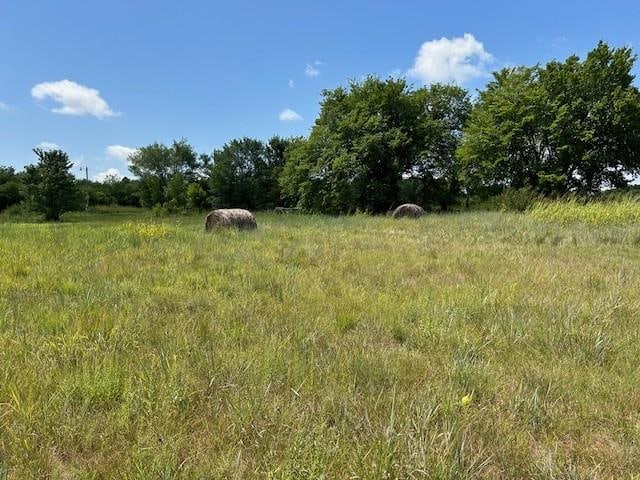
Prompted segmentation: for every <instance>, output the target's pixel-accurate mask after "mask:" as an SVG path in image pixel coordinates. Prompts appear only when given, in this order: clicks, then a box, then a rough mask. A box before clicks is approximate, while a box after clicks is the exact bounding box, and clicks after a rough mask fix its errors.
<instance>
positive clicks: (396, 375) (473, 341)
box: [0, 213, 640, 479]
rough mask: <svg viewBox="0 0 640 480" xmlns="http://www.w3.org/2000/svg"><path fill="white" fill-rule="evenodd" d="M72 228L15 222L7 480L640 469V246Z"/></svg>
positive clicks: (547, 475) (498, 236)
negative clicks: (30, 479)
mask: <svg viewBox="0 0 640 480" xmlns="http://www.w3.org/2000/svg"><path fill="white" fill-rule="evenodd" d="M71 220H76V221H78V223H64V224H60V225H44V224H0V252H1V254H2V262H0V478H1V477H2V473H4V475H5V476H6V477H7V478H11V479H22V478H47V477H48V478H141V479H142V478H282V479H284V478H290V479H300V478H362V479H369V478H433V479H467V478H468V479H471V478H505V479H507V478H535V479H576V478H585V479H586V478H602V479H605V478H632V474H633V473H635V472H638V471H640V450H639V449H640V413H639V412H640V393H639V391H638V388H637V377H638V371H639V367H640V341H639V340H640V339H639V338H638V337H639V333H638V328H637V318H638V314H639V313H640V298H639V297H638V291H640V262H639V260H640V251H639V250H638V243H639V240H640V230H639V229H638V227H636V226H606V227H604V226H597V227H590V226H586V225H580V224H578V225H573V226H561V225H556V224H553V223H549V224H546V223H540V222H537V221H534V220H533V219H532V218H531V217H530V216H528V215H509V214H498V213H477V214H465V215H457V216H427V217H424V218H423V219H421V220H418V221H412V222H408V221H407V222H398V221H394V220H392V219H388V218H369V217H366V216H357V217H349V218H328V217H314V216H302V215H301V216H283V215H261V216H259V217H258V221H259V223H260V225H261V228H260V229H259V230H258V231H256V232H251V233H243V232H237V231H223V232H219V233H215V234H213V235H211V234H209V235H207V234H205V233H204V232H202V226H201V219H200V218H199V217H198V218H195V217H194V218H188V217H184V218H181V219H179V220H165V221H163V222H154V221H153V220H152V219H149V218H141V216H140V215H138V214H134V213H130V214H127V215H119V216H115V215H114V216H109V215H100V216H94V217H85V216H83V215H76V216H75V218H72V219H71ZM127 221H130V222H133V223H132V224H127V223H126V222H127ZM140 222H143V224H144V225H143V226H140V227H139V228H138V227H132V226H131V225H133V224H139V223H140ZM465 397H466V399H465Z"/></svg>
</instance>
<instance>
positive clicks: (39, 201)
mask: <svg viewBox="0 0 640 480" xmlns="http://www.w3.org/2000/svg"><path fill="white" fill-rule="evenodd" d="M34 153H35V154H36V156H37V157H38V163H37V164H36V165H29V166H27V167H26V169H25V184H26V187H27V194H28V200H29V204H30V206H31V207H32V208H33V209H34V210H35V211H37V212H40V213H42V214H44V218H45V220H55V221H57V220H60V216H61V215H62V213H64V212H66V211H69V210H73V209H74V208H77V207H78V206H79V199H80V198H79V190H78V187H77V185H76V180H75V178H74V177H73V175H71V173H70V172H69V171H70V169H71V167H72V164H71V162H70V161H69V156H68V155H67V154H66V153H65V152H63V151H62V150H46V151H45V150H41V149H35V150H34Z"/></svg>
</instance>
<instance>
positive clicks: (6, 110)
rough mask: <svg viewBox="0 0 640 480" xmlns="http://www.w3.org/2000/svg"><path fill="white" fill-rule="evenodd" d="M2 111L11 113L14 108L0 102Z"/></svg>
mask: <svg viewBox="0 0 640 480" xmlns="http://www.w3.org/2000/svg"><path fill="white" fill-rule="evenodd" d="M0 110H2V111H3V112H10V111H11V110H12V108H11V107H10V106H9V105H7V104H6V103H2V102H0Z"/></svg>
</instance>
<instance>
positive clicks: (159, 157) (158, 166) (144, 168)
mask: <svg viewBox="0 0 640 480" xmlns="http://www.w3.org/2000/svg"><path fill="white" fill-rule="evenodd" d="M203 161H204V159H203V157H199V156H198V154H197V153H196V152H195V150H194V148H193V147H192V146H191V145H190V144H189V143H187V141H186V140H180V141H174V142H173V144H172V145H170V146H167V145H164V144H161V143H153V144H151V145H147V146H145V147H142V148H139V149H138V150H137V151H136V152H135V153H134V154H133V155H131V156H130V157H129V170H131V172H133V173H134V174H135V175H137V176H138V177H139V179H140V190H141V192H140V193H141V200H142V203H143V205H144V206H147V207H152V206H154V205H162V204H164V203H165V202H167V201H169V200H170V199H168V198H167V192H168V190H167V185H168V184H169V182H170V180H171V179H172V178H174V177H176V175H177V176H178V177H176V178H178V179H181V180H183V181H184V182H187V183H191V182H194V181H196V180H197V179H198V178H199V177H200V176H201V175H202V168H203ZM175 182H178V180H175Z"/></svg>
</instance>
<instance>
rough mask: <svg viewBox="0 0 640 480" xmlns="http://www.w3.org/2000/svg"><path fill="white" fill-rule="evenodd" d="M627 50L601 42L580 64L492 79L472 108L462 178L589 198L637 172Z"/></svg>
mask: <svg viewBox="0 0 640 480" xmlns="http://www.w3.org/2000/svg"><path fill="white" fill-rule="evenodd" d="M634 62H635V56H634V55H633V53H632V51H631V50H630V49H629V48H626V47H625V48H619V49H612V48H610V47H609V46H608V45H606V44H605V43H603V42H600V43H599V44H598V46H597V47H596V48H595V49H594V50H593V51H591V52H590V53H589V54H588V55H587V57H586V59H585V60H584V61H580V59H579V58H578V57H576V56H572V57H569V58H568V59H567V60H566V61H565V62H558V61H553V62H550V63H548V64H547V65H546V66H545V67H540V66H536V67H533V68H525V67H518V68H511V69H504V70H502V71H501V72H498V73H496V74H494V80H493V81H492V82H490V83H489V85H488V86H487V89H486V90H485V91H483V92H481V93H480V98H479V101H478V103H477V105H476V106H475V108H474V109H473V112H472V114H471V117H470V119H469V123H468V125H467V128H466V129H465V135H464V140H463V143H462V145H461V147H460V149H459V156H460V158H461V160H462V163H463V165H464V171H465V180H466V182H467V183H468V185H469V186H470V187H471V188H472V189H474V190H475V191H478V190H479V189H482V188H484V187H487V186H495V185H497V186H501V187H502V186H508V187H513V188H522V187H531V188H534V189H536V190H538V191H540V192H542V193H546V194H548V193H559V194H563V193H566V192H569V191H575V192H578V193H583V194H589V195H593V194H595V193H597V192H599V191H600V189H601V188H602V187H620V186H624V185H626V184H627V182H628V178H629V177H630V176H633V175H635V174H638V173H639V172H640V92H639V91H638V89H637V88H636V87H635V85H634V84H633V80H634V77H633V75H632V73H631V71H632V69H633V65H634Z"/></svg>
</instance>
